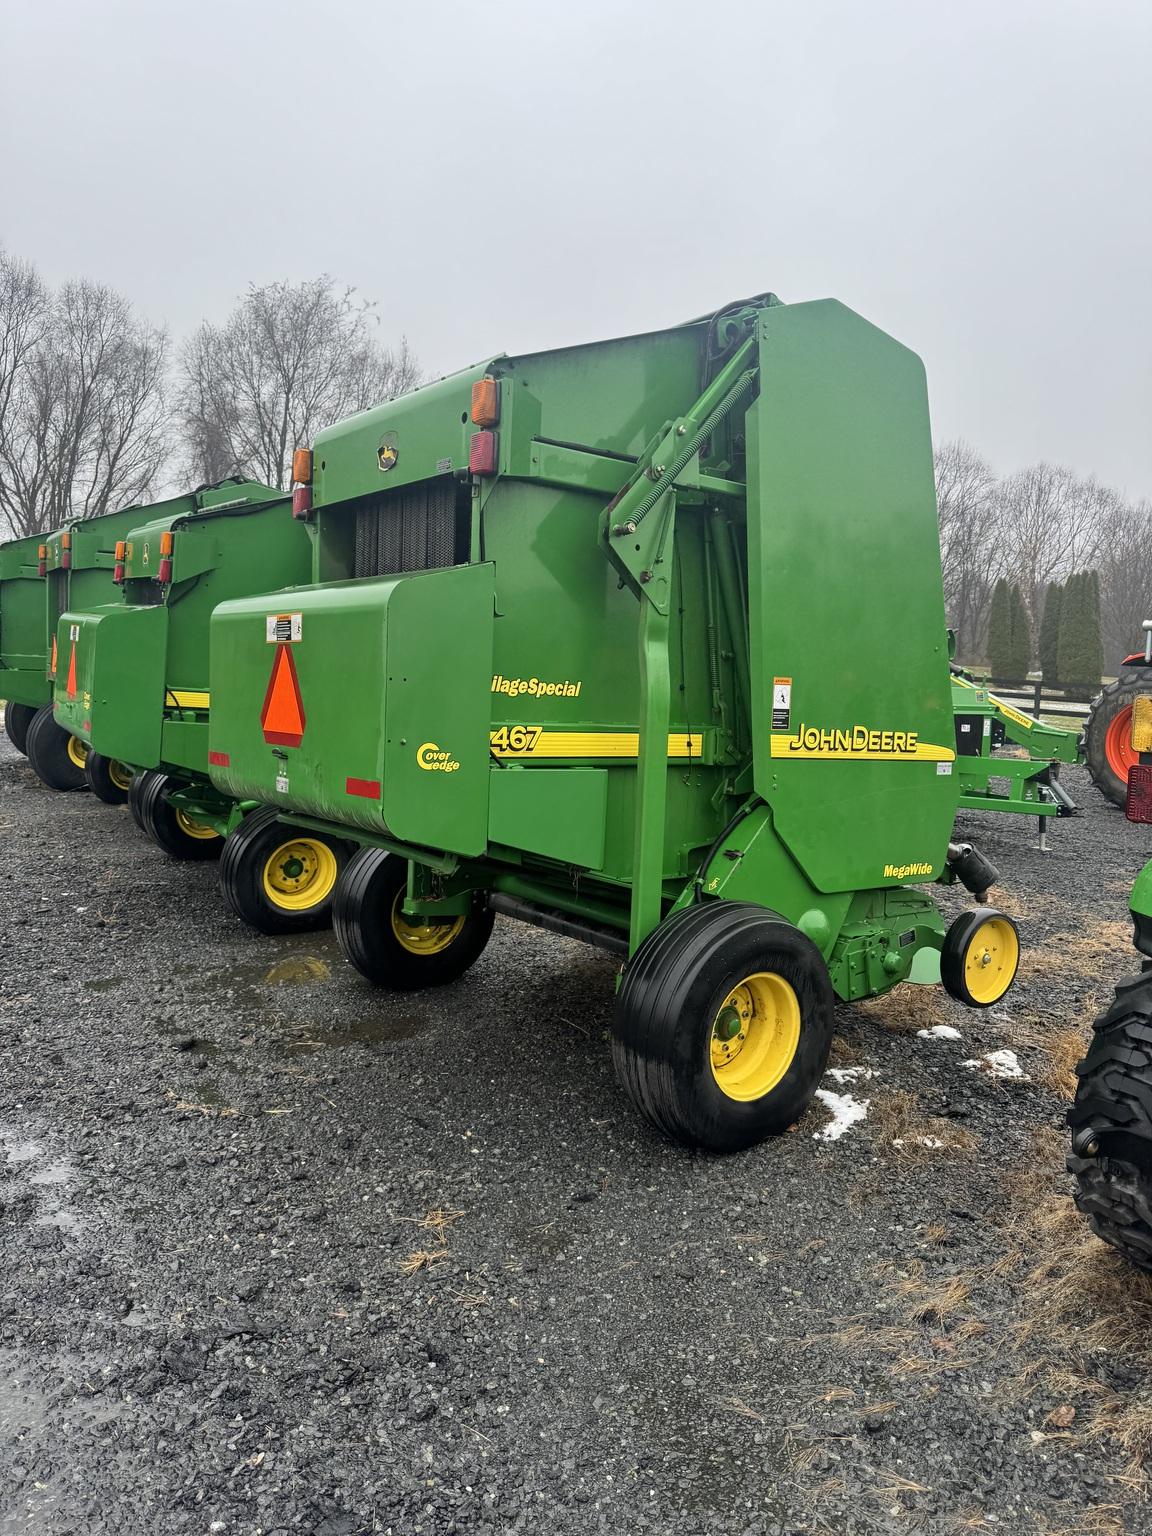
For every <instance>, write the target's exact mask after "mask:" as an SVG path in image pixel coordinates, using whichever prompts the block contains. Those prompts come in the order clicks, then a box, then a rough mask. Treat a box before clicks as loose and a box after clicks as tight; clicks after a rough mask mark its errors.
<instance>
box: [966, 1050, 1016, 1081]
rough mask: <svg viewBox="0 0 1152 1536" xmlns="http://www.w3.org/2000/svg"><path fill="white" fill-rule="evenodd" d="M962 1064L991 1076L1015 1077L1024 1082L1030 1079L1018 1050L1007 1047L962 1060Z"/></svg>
mask: <svg viewBox="0 0 1152 1536" xmlns="http://www.w3.org/2000/svg"><path fill="white" fill-rule="evenodd" d="M960 1065H961V1066H962V1067H972V1068H974V1069H975V1070H976V1071H978V1072H987V1073H988V1074H989V1075H990V1076H991V1077H1013V1078H1016V1079H1017V1080H1018V1081H1019V1082H1022V1083H1026V1082H1028V1081H1029V1079H1028V1075H1027V1074H1026V1072H1025V1071H1024V1068H1023V1067H1022V1066H1021V1065H1020V1062H1019V1061H1018V1059H1017V1056H1016V1052H1015V1051H1009V1050H1007V1049H1004V1050H999V1051H989V1052H988V1054H987V1056H979V1057H975V1058H973V1059H972V1060H971V1061H962V1062H961V1063H960Z"/></svg>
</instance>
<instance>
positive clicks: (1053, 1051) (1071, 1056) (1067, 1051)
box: [1033, 1025, 1089, 1104]
mask: <svg viewBox="0 0 1152 1536" xmlns="http://www.w3.org/2000/svg"><path fill="white" fill-rule="evenodd" d="M1088 1036H1089V1026H1088V1025H1084V1026H1083V1027H1081V1028H1079V1029H1076V1028H1072V1027H1069V1028H1068V1029H1057V1030H1054V1031H1053V1032H1052V1034H1050V1035H1049V1036H1048V1038H1047V1040H1046V1041H1045V1042H1044V1054H1045V1057H1046V1058H1047V1060H1046V1061H1045V1062H1044V1063H1042V1064H1041V1065H1040V1066H1039V1067H1038V1068H1037V1070H1036V1071H1035V1072H1034V1073H1033V1076H1034V1078H1035V1080H1036V1082H1038V1083H1040V1084H1041V1085H1042V1086H1043V1087H1045V1088H1047V1089H1048V1090H1049V1091H1050V1092H1052V1093H1054V1094H1055V1095H1056V1097H1057V1098H1058V1099H1063V1100H1064V1101H1065V1102H1066V1103H1068V1104H1071V1102H1072V1100H1073V1099H1074V1098H1075V1097H1076V1084H1077V1082H1078V1081H1079V1079H1078V1078H1077V1076H1076V1066H1077V1063H1078V1062H1079V1061H1080V1059H1081V1057H1082V1056H1083V1055H1084V1052H1085V1051H1086V1050H1087V1049H1088Z"/></svg>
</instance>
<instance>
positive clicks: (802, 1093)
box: [612, 901, 833, 1152]
mask: <svg viewBox="0 0 1152 1536" xmlns="http://www.w3.org/2000/svg"><path fill="white" fill-rule="evenodd" d="M782 955H783V956H786V959H785V960H782V959H781V956H782ZM726 956H731V957H732V960H733V964H734V967H735V969H734V970H733V969H732V968H731V967H730V968H729V971H728V973H727V974H728V975H729V977H730V983H729V984H726V983H725V981H724V980H723V978H724V975H725V970H724V967H725V964H726V960H725V957H726ZM737 957H742V958H737ZM754 959H755V960H756V961H757V962H758V963H759V964H760V965H761V967H762V968H763V969H771V970H777V971H780V972H781V973H784V972H785V971H786V970H790V971H791V972H792V974H791V975H789V978H788V979H789V980H791V981H792V982H793V985H794V986H795V987H796V990H797V993H798V995H799V997H800V1003H801V1018H802V1024H801V1048H800V1050H799V1051H798V1053H797V1054H798V1057H799V1056H800V1052H801V1051H803V1050H805V1049H807V1060H806V1062H805V1063H804V1064H803V1065H804V1070H803V1071H796V1073H795V1076H794V1074H793V1071H790V1072H789V1074H788V1076H787V1077H786V1078H785V1079H784V1081H783V1082H782V1083H781V1084H780V1086H779V1087H778V1088H777V1089H774V1090H773V1091H772V1092H771V1093H770V1094H769V1095H767V1098H766V1100H765V1101H763V1102H762V1103H761V1104H760V1105H759V1106H753V1105H743V1104H741V1105H736V1104H734V1103H733V1101H731V1100H727V1099H726V1098H725V1097H724V1096H723V1095H722V1094H721V1093H720V1090H719V1089H718V1088H714V1087H713V1086H712V1085H711V1078H710V1069H708V1077H707V1078H705V1077H704V1071H703V1069H704V1068H707V1051H708V1039H709V1035H710V1030H711V1023H712V1016H711V1014H710V1013H707V1010H706V1009H705V1008H703V1007H702V1006H701V1004H702V1001H703V999H702V994H707V995H708V996H709V997H711V996H712V995H713V994H714V993H715V992H716V990H717V988H718V987H724V988H725V990H730V987H731V985H734V984H735V982H737V981H739V980H740V979H741V978H742V976H743V975H747V974H749V970H748V968H747V967H748V966H750V965H751V964H752V963H753V961H754ZM709 973H711V974H713V975H714V976H715V978H716V979H715V981H714V982H710V981H709V979H708V977H709ZM723 995H724V994H723V992H721V997H722V996H723ZM832 1021H833V994H832V984H831V981H830V980H829V977H828V970H827V967H826V965H825V964H824V960H823V958H822V956H821V954H820V952H819V950H818V949H817V948H816V946H815V945H814V944H813V943H812V942H811V941H810V940H809V939H807V938H806V937H805V936H804V935H803V934H802V933H801V932H800V930H799V929H798V928H795V927H794V926H793V925H792V924H791V923H788V922H787V921H786V920H785V919H784V918H782V917H780V916H779V914H778V913H775V912H771V911H769V910H768V909H767V908H765V907H760V906H756V905H755V904H753V903H751V902H737V901H708V902H703V903H701V904H699V905H696V906H692V907H688V908H686V909H684V910H683V911H681V912H678V913H676V914H675V915H674V916H673V917H671V918H667V919H665V921H664V922H662V923H661V924H660V925H659V927H658V928H656V929H655V930H654V931H653V932H652V933H651V934H649V936H648V938H647V939H645V941H644V943H643V944H641V945H640V947H639V949H638V950H637V951H636V953H635V955H633V957H632V959H631V960H630V961H629V963H628V966H627V968H626V970H625V972H624V977H623V980H622V982H621V985H620V990H619V992H618V993H617V998H616V1013H615V1018H614V1021H613V1030H612V1059H613V1062H614V1065H615V1067H616V1073H617V1076H618V1077H619V1080H620V1083H621V1086H622V1087H623V1088H624V1091H625V1092H626V1093H627V1094H628V1096H629V1098H630V1099H631V1100H632V1102H633V1104H635V1106H636V1108H637V1109H638V1110H639V1111H640V1113H641V1114H642V1115H643V1116H644V1118H645V1119H646V1120H648V1121H649V1122H650V1124H652V1125H653V1126H655V1128H656V1129H657V1130H658V1131H660V1132H661V1133H662V1134H663V1135H665V1136H667V1137H669V1138H670V1139H671V1140H673V1141H679V1142H682V1143H684V1144H686V1145H688V1146H701V1147H707V1148H708V1149H709V1150H711V1151H717V1152H725V1151H738V1150H741V1149H742V1148H744V1147H747V1146H750V1145H752V1144H754V1143H755V1142H758V1141H761V1140H763V1139H764V1137H765V1136H766V1135H771V1134H773V1133H774V1132H776V1131H780V1130H784V1129H786V1127H787V1125H788V1124H790V1123H791V1122H792V1121H793V1120H794V1119H795V1118H796V1117H797V1116H798V1115H799V1114H800V1113H802V1111H803V1109H804V1107H805V1106H806V1104H807V1103H808V1102H809V1101H810V1099H811V1097H812V1094H813V1093H814V1092H815V1090H816V1088H817V1087H818V1085H819V1082H820V1078H821V1076H822V1075H823V1072H824V1067H825V1066H826V1064H827V1059H828V1050H829V1047H830V1045H831V1039H832ZM702 1081H703V1085H704V1087H703V1093H702V1091H701V1082H702Z"/></svg>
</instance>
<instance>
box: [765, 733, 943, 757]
mask: <svg viewBox="0 0 1152 1536" xmlns="http://www.w3.org/2000/svg"><path fill="white" fill-rule="evenodd" d="M829 734H831V733H829ZM840 734H843V733H840ZM884 734H885V735H891V732H889V731H886V732H884ZM772 756H773V757H781V758H783V757H788V758H803V759H804V760H805V761H808V762H811V761H812V760H813V759H815V758H821V759H823V760H824V761H825V762H836V763H864V762H871V763H878V762H885V763H953V762H955V761H956V753H955V752H954V751H953V750H952V748H951V747H937V746H933V744H932V743H931V742H930V741H918V742H917V743H916V745H915V746H914V747H912V748H911V750H909V749H908V748H906V747H904V748H901V749H900V750H899V751H897V749H896V748H895V747H889V748H884V747H875V748H873V747H852V746H847V747H846V746H843V745H836V744H830V745H824V744H823V743H821V744H818V745H814V746H805V745H803V744H802V740H801V738H800V737H799V736H773V738H772Z"/></svg>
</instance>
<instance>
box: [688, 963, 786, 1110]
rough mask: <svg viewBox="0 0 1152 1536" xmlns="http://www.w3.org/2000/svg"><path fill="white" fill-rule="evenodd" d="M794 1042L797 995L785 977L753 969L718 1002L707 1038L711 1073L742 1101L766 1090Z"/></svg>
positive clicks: (781, 1072) (758, 1096)
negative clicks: (754, 971)
mask: <svg viewBox="0 0 1152 1536" xmlns="http://www.w3.org/2000/svg"><path fill="white" fill-rule="evenodd" d="M799 1043H800V1000H799V998H798V997H797V996H796V993H795V991H794V989H793V987H792V985H791V983H790V982H787V981H785V980H784V978H783V976H777V975H776V973H775V972H774V971H759V972H757V974H756V975H754V976H745V978H744V980H743V981H742V982H740V983H739V984H738V985H737V986H735V987H733V988H732V990H731V992H729V994H728V996H727V997H726V998H725V999H724V1001H723V1002H722V1003H721V1004H720V1007H719V1009H718V1010H717V1013H716V1017H715V1018H714V1019H713V1020H712V1029H711V1033H710V1038H709V1042H708V1048H709V1059H710V1062H711V1066H712V1076H713V1077H714V1078H715V1079H716V1082H717V1084H718V1085H719V1087H720V1090H721V1091H722V1092H723V1093H725V1094H727V1096H728V1097H729V1098H730V1099H738V1100H739V1101H740V1102H741V1103H742V1104H747V1103H750V1102H751V1101H752V1100H753V1099H762V1098H763V1097H764V1095H765V1094H766V1093H771V1091H772V1089H773V1088H775V1087H776V1086H777V1084H778V1083H779V1082H780V1079H781V1078H782V1077H783V1076H784V1074H785V1073H786V1072H787V1070H788V1068H789V1067H790V1066H791V1065H792V1059H793V1057H794V1056H795V1055H796V1047H797V1046H798V1045H799Z"/></svg>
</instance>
